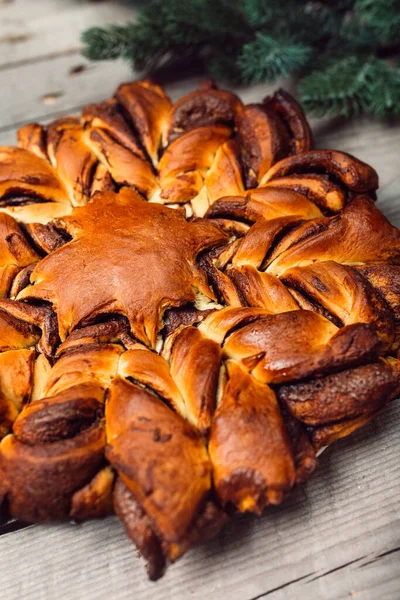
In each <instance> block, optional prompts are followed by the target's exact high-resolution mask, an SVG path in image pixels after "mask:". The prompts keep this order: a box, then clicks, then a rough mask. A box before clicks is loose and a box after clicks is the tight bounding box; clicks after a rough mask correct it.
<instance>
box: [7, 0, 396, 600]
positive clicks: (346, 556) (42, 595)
mask: <svg viewBox="0 0 400 600" xmlns="http://www.w3.org/2000/svg"><path fill="white" fill-rule="evenodd" d="M33 6H34V7H35V9H34V10H33V8H32V7H33ZM127 14H128V8H127V7H126V6H124V4H123V3H122V2H121V3H118V2H114V1H108V2H107V1H103V2H89V1H84V0H13V1H12V2H10V1H9V0H7V1H5V0H0V82H1V84H2V85H1V94H0V144H13V143H15V132H16V128H17V127H18V126H19V125H20V124H21V123H25V122H28V121H31V120H37V119H40V120H41V121H48V120H50V119H52V118H54V117H56V116H59V115H62V114H66V113H68V112H76V111H78V110H79V108H80V107H81V106H83V105H84V104H86V103H88V102H92V101H97V100H101V99H104V98H106V97H108V96H109V95H110V94H111V93H112V92H113V90H114V88H115V87H116V86H117V85H118V84H119V83H120V82H122V81H123V80H128V79H130V78H132V77H133V76H132V74H131V72H130V71H129V68H128V67H127V66H126V65H125V64H123V63H122V62H120V61H117V62H115V63H96V64H88V63H87V61H85V60H84V59H82V57H81V56H80V55H79V33H80V30H81V29H83V28H84V27H86V26H88V25H89V24H95V23H102V22H109V21H111V20H113V21H119V20H120V21H123V20H125V19H126V15H127ZM80 64H84V65H85V68H84V69H83V70H82V71H80V72H79V73H77V74H75V75H72V74H71V69H73V68H74V67H76V66H77V65H80ZM196 81H197V79H196V78H194V79H192V80H185V81H183V82H182V81H181V82H179V83H176V84H173V85H170V86H168V92H169V93H170V94H171V96H172V97H173V99H176V98H177V97H179V96H180V95H182V94H184V93H186V92H187V91H188V90H189V89H191V88H193V86H194V85H195V83H196ZM275 87H276V85H274V86H256V87H254V88H251V89H248V90H238V93H239V94H240V95H241V96H242V98H243V99H244V100H245V101H252V100H258V99H259V98H261V97H262V96H263V95H265V94H267V93H269V92H270V91H271V90H272V89H273V88H275ZM52 96H54V98H53V99H51V97H52ZM46 98H47V100H46ZM49 98H50V101H49ZM313 127H314V131H315V132H316V143H317V145H318V147H320V148H322V147H332V148H337V149H341V150H345V151H347V152H350V153H353V154H355V155H356V156H358V157H359V158H361V159H362V160H365V161H366V162H369V163H370V164H372V165H373V166H374V167H375V168H376V169H377V171H378V173H379V176H380V190H379V204H378V205H379V206H380V208H381V209H382V210H383V212H384V213H385V214H386V215H387V216H388V217H389V218H390V219H391V221H392V222H393V223H395V224H396V225H397V226H400V172H399V149H400V127H399V125H397V126H395V125H393V124H392V125H384V124H381V123H378V122H373V121H369V120H367V119H365V120H360V121H354V122H352V123H345V122H344V121H342V120H335V121H333V122H332V121H326V120H318V121H314V122H313ZM399 444H400V402H397V403H396V402H393V403H392V404H391V406H390V407H389V408H388V409H387V410H386V411H385V413H384V414H382V415H381V416H380V417H379V419H377V421H376V422H374V423H372V424H371V425H369V426H368V427H367V428H365V429H364V430H362V431H360V432H358V433H356V434H355V435H353V436H352V437H350V438H348V439H346V440H343V441H340V442H338V443H337V444H336V445H334V446H333V447H332V448H330V449H329V450H327V451H326V452H325V453H324V454H323V455H322V456H321V458H320V464H319V468H318V471H317V473H316V474H315V475H314V476H313V477H312V478H311V480H310V481H309V482H308V483H307V484H306V485H305V486H304V487H302V488H300V489H298V490H297V491H296V492H295V494H294V495H292V496H291V498H290V499H289V500H288V501H287V502H286V503H285V505H284V506H282V507H280V508H275V509H269V510H267V511H266V513H265V515H264V516H263V517H262V518H261V519H256V518H251V517H245V518H243V519H241V520H240V521H239V522H236V523H235V524H233V525H231V526H229V527H228V528H227V529H226V530H225V531H224V532H223V533H222V535H221V536H220V537H219V538H218V539H216V540H214V541H213V542H211V543H209V544H207V545H205V546H203V547H201V548H198V549H196V550H194V551H191V552H190V553H189V554H187V555H186V556H185V557H184V558H183V559H182V560H181V561H180V562H179V563H178V564H177V565H175V566H173V567H171V568H170V569H169V571H168V572H167V575H166V577H165V578H164V579H162V580H161V581H160V582H159V583H157V584H154V583H149V582H148V581H147V580H146V576H145V573H144V570H143V563H142V561H141V560H139V559H138V557H137V556H136V552H135V550H134V548H133V547H132V545H131V544H130V542H129V541H128V540H127V538H126V537H125V534H124V532H123V529H122V526H121V525H120V524H119V523H118V521H117V520H116V519H115V518H110V519H107V520H105V521H103V522H91V523H85V524H83V525H80V526H74V525H69V524H64V525H54V526H40V527H39V526H34V527H29V528H27V529H21V530H18V531H17V530H16V528H15V526H13V524H11V525H10V526H9V529H8V530H7V532H6V533H5V534H4V535H2V536H1V537H0V597H1V598H2V599H4V600H17V599H18V600H31V599H34V600H37V599H39V600H53V599H54V598H57V599H60V600H75V599H77V598H78V599H79V600H125V599H128V598H129V599H131V598H135V600H136V599H138V600H170V599H171V600H172V599H173V600H187V599H193V600H203V599H204V600H206V599H207V600H210V599H211V600H228V599H229V600H256V599H261V598H267V599H268V600H303V599H304V600H305V599H307V600H310V599H311V600H313V599H314V598H317V599H321V600H339V599H346V598H355V599H356V600H376V599H378V598H379V599H380V600H398V599H399V598H400V569H399V564H400V563H399V559H400V508H399V501H398V498H399V494H400V463H399V459H398V448H399Z"/></svg>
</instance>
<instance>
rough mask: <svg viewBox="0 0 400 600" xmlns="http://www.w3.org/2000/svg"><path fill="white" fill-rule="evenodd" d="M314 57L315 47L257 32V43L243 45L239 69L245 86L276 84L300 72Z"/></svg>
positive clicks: (255, 41)
mask: <svg viewBox="0 0 400 600" xmlns="http://www.w3.org/2000/svg"><path fill="white" fill-rule="evenodd" d="M312 54H313V51H312V48H310V47H309V46H306V45H304V44H301V43H295V42H292V41H291V40H290V39H285V38H273V37H271V36H269V35H265V34H263V33H256V37H255V40H254V41H253V42H250V43H248V44H245V45H244V46H243V52H242V54H241V55H240V56H239V58H238V67H239V70H240V73H241V75H242V77H243V80H244V81H245V82H246V83H256V82H259V81H273V80H274V79H277V78H278V77H288V76H290V75H294V74H296V73H298V72H299V71H300V70H301V69H303V68H304V67H305V66H306V65H307V63H308V62H309V60H310V58H311V56H312Z"/></svg>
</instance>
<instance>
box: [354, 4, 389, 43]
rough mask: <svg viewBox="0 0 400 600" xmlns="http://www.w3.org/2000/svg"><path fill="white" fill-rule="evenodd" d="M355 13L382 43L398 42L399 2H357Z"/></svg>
mask: <svg viewBox="0 0 400 600" xmlns="http://www.w3.org/2000/svg"><path fill="white" fill-rule="evenodd" d="M355 12H356V14H357V15H358V17H359V18H360V20H361V21H362V22H363V23H364V25H366V26H367V27H369V28H370V29H372V30H373V31H374V33H375V35H376V37H377V38H379V39H380V40H381V41H382V42H386V43H396V42H397V43H398V42H399V41H400V0H357V1H356V4H355Z"/></svg>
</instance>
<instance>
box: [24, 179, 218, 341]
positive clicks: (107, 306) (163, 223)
mask: <svg viewBox="0 0 400 600" xmlns="http://www.w3.org/2000/svg"><path fill="white" fill-rule="evenodd" d="M111 208H112V214H113V225H114V229H113V230H111V229H110V227H109V217H108V211H109V210H111ZM143 224H145V227H146V235H145V236H143V235H142V234H141V231H142V230H143ZM58 226H59V227H62V228H64V229H65V230H66V231H67V232H68V233H69V234H70V235H71V236H72V237H73V240H72V241H71V242H69V243H67V244H65V245H64V246H62V247H61V248H59V249H58V250H56V251H55V252H53V253H52V254H50V255H49V256H48V257H46V258H44V259H43V260H42V261H41V262H40V263H39V264H38V265H37V266H36V267H35V269H34V271H33V273H32V275H31V281H32V283H33V284H34V285H32V286H29V287H27V288H26V289H25V290H23V292H21V293H20V294H19V298H21V299H24V300H25V299H29V300H32V299H40V300H44V301H46V302H51V303H52V305H53V306H54V308H55V310H56V311H57V316H58V324H59V330H60V335H61V337H62V339H65V337H66V335H67V334H68V333H69V332H70V331H71V330H72V329H74V328H75V327H76V326H77V325H78V324H79V323H81V322H82V321H84V320H88V319H90V318H93V317H95V316H98V315H100V314H104V313H105V314H107V313H122V314H126V315H127V317H128V319H129V321H130V324H131V329H132V332H133V334H134V335H135V336H136V337H137V338H138V339H139V340H141V341H143V342H144V343H146V344H150V345H152V346H154V345H155V343H156V337H157V332H158V331H159V330H160V329H161V320H162V315H163V313H164V311H165V310H166V309H167V308H170V307H172V306H180V305H182V304H185V303H186V302H191V301H192V302H193V301H194V299H195V293H194V291H193V288H198V289H199V290H200V291H202V292H203V293H205V294H207V295H208V297H210V298H211V299H212V298H213V293H212V292H211V290H210V289H209V287H208V285H207V283H206V281H205V278H204V275H203V274H202V272H201V271H200V269H199V268H198V267H197V266H196V262H195V258H196V256H197V255H198V254H199V253H200V252H201V251H203V250H205V249H207V248H208V247H210V246H213V245H218V244H221V243H222V242H224V241H225V240H226V236H225V234H223V233H222V232H221V231H220V230H219V229H218V228H217V227H215V226H214V225H212V224H211V223H208V222H202V223H200V222H199V223H195V222H193V223H187V222H186V221H185V219H184V218H183V217H182V215H180V214H179V213H178V212H177V211H173V210H171V209H168V208H164V207H162V206H160V205H157V204H150V203H146V202H144V201H143V200H142V199H141V198H140V197H139V196H138V195H137V194H135V193H134V192H133V191H131V190H128V189H123V190H121V192H120V193H119V194H118V195H116V194H113V193H110V192H108V193H104V194H103V195H98V196H96V198H95V199H94V201H93V203H90V204H87V205H86V206H85V207H83V208H81V209H76V210H75V211H74V212H73V214H72V215H71V217H70V218H69V217H67V218H64V219H60V220H59V221H58ZM163 227H166V230H165V233H166V234H167V232H168V235H170V236H172V239H179V240H180V246H179V248H178V247H173V246H170V247H169V249H168V250H167V248H166V247H165V245H164V241H163V235H162V233H160V232H162V228H163ZM118 232H119V234H120V235H119V241H118V242H116V237H115V236H116V234H117V235H118ZM149 239H152V240H153V245H152V247H150V246H149V245H148V243H147V240H149ZM166 251H167V252H168V254H169V258H168V259H167V260H166V259H165V258H166V257H165V252H166ZM102 254H103V255H104V258H103V260H102V259H101V255H102ZM121 256H125V257H126V258H125V260H124V262H123V263H122V264H121ZM144 257H146V258H145V260H144ZM162 258H163V259H164V260H161V259H162ZM71 264H76V266H77V270H76V272H75V274H74V277H73V278H71V280H70V283H69V285H68V286H65V284H64V281H65V269H66V268H68V267H67V265H71ZM104 269H106V270H105V271H104ZM149 272H151V277H149V276H148V274H149ZM82 277H85V278H88V277H89V278H90V280H91V282H92V283H91V285H89V286H87V287H85V289H82V286H81V280H82ZM149 297H150V298H152V303H151V304H149V302H148V298H149Z"/></svg>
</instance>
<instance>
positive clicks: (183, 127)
mask: <svg viewBox="0 0 400 600" xmlns="http://www.w3.org/2000/svg"><path fill="white" fill-rule="evenodd" d="M241 106H242V103H241V101H240V100H239V98H238V97H237V96H236V95H235V94H232V92H229V91H227V90H220V89H218V88H217V87H216V86H215V85H214V84H213V83H212V82H205V83H204V84H202V85H201V86H200V87H199V89H198V90H195V91H194V92H190V93H189V94H187V95H186V96H183V97H182V98H180V99H179V100H178V101H177V102H175V104H174V106H173V107H172V109H171V112H170V115H169V127H168V129H169V130H168V142H169V143H171V142H172V141H174V140H175V139H176V138H178V137H179V136H181V135H182V134H183V133H186V132H187V131H190V130H192V129H196V128H198V127H209V126H210V125H217V124H219V125H227V126H228V127H232V126H233V123H234V120H235V117H236V114H237V112H238V111H239V110H240V108H241Z"/></svg>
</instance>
